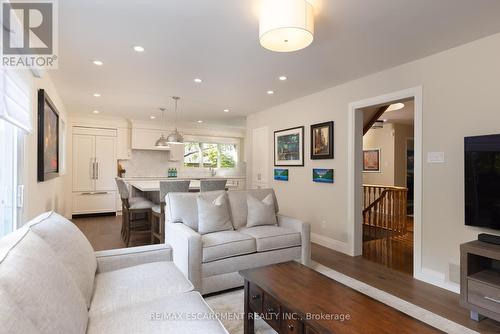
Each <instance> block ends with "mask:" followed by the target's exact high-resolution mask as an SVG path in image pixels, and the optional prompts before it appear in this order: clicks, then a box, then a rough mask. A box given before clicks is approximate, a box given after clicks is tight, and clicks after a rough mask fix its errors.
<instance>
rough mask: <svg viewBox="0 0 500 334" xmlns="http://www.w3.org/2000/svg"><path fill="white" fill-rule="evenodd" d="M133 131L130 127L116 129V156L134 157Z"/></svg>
mask: <svg viewBox="0 0 500 334" xmlns="http://www.w3.org/2000/svg"><path fill="white" fill-rule="evenodd" d="M131 137H132V131H131V130H130V129H128V128H118V129H117V131H116V158H117V159H118V160H129V159H130V158H132V138H131Z"/></svg>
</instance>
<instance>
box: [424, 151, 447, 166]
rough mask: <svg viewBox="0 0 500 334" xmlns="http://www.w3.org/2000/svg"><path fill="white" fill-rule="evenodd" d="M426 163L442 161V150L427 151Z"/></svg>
mask: <svg viewBox="0 0 500 334" xmlns="http://www.w3.org/2000/svg"><path fill="white" fill-rule="evenodd" d="M427 162H428V163H442V162H444V152H427Z"/></svg>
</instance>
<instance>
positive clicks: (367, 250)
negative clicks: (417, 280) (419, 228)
mask: <svg viewBox="0 0 500 334" xmlns="http://www.w3.org/2000/svg"><path fill="white" fill-rule="evenodd" d="M406 229H407V232H406V233H405V234H403V235H400V236H392V237H391V236H387V235H386V234H385V232H382V233H378V231H376V230H373V229H370V228H366V227H364V228H363V257H364V258H365V259H367V260H370V261H373V262H377V263H380V264H382V265H384V266H386V267H388V268H391V269H395V270H398V271H401V272H403V273H406V274H408V275H410V276H413V217H410V216H409V217H408V218H407V223H406Z"/></svg>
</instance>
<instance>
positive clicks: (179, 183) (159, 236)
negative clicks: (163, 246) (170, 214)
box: [151, 180, 190, 244]
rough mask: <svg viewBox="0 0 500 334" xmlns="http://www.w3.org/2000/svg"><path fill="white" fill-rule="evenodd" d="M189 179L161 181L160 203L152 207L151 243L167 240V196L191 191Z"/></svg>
mask: <svg viewBox="0 0 500 334" xmlns="http://www.w3.org/2000/svg"><path fill="white" fill-rule="evenodd" d="M189 183H190V181H189V180H186V181H183V180H175V181H161V182H160V204H159V205H155V206H153V208H152V209H151V213H152V220H151V243H152V244H153V243H155V242H159V243H164V242H165V197H166V196H167V194H168V193H184V192H186V193H187V192H189Z"/></svg>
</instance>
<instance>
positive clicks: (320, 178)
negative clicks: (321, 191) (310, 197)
mask: <svg viewBox="0 0 500 334" xmlns="http://www.w3.org/2000/svg"><path fill="white" fill-rule="evenodd" d="M312 174H313V181H314V182H318V183H333V182H334V179H333V177H334V176H333V169H325V168H313V173H312Z"/></svg>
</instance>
